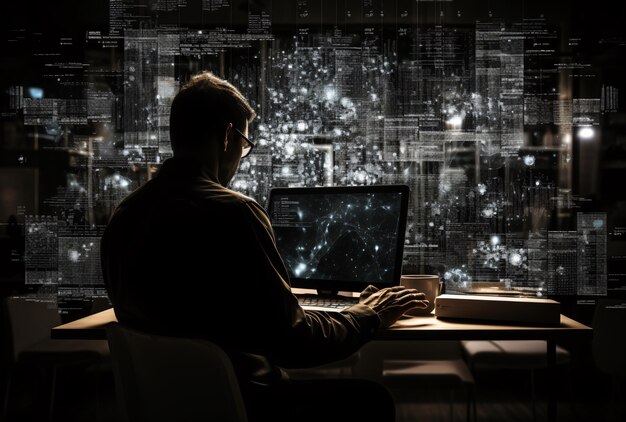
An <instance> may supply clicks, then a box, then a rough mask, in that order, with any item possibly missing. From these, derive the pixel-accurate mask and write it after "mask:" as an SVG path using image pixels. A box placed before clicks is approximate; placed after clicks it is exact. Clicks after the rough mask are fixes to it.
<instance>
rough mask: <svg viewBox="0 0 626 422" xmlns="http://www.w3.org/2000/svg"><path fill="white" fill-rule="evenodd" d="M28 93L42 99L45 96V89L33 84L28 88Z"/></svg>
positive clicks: (32, 96)
mask: <svg viewBox="0 0 626 422" xmlns="http://www.w3.org/2000/svg"><path fill="white" fill-rule="evenodd" d="M28 95H30V96H31V98H35V99H37V100H40V99H42V98H43V89H41V88H37V87H34V86H31V87H30V88H28Z"/></svg>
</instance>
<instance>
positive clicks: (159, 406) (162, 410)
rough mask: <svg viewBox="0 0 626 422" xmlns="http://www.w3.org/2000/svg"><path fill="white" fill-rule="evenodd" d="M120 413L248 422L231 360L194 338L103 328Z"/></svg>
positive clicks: (165, 418)
mask: <svg viewBox="0 0 626 422" xmlns="http://www.w3.org/2000/svg"><path fill="white" fill-rule="evenodd" d="M106 330H107V337H108V340H109V348H110V350H111V359H112V363H113V371H114V375H115V388H116V397H117V400H118V404H119V405H120V407H121V411H122V413H123V416H125V417H126V418H128V420H130V421H133V422H140V421H173V420H184V421H233V422H244V421H246V420H247V417H246V412H245V407H244V404H243V400H242V397H241V392H240V390H239V384H238V382H237V378H236V376H235V372H234V369H233V366H232V363H231V361H230V359H229V358H228V356H227V355H226V353H225V352H224V351H223V350H222V349H221V348H220V347H218V346H217V345H215V344H213V343H211V342H209V341H206V340H199V339H187V338H178V337H166V336H160V335H154V334H148V333H143V332H140V331H137V330H134V329H131V328H129V327H125V326H123V325H122V324H119V323H112V324H109V325H108V326H107V327H106Z"/></svg>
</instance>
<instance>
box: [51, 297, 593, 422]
mask: <svg viewBox="0 0 626 422" xmlns="http://www.w3.org/2000/svg"><path fill="white" fill-rule="evenodd" d="M116 321H117V318H116V317H115V312H113V309H107V310H106V311H102V312H99V313H97V314H93V315H90V316H88V317H85V318H81V319H78V320H76V321H72V322H69V323H67V324H63V325H60V326H58V327H54V328H53V329H52V332H51V337H52V338H54V339H105V338H106V332H105V330H104V327H105V326H106V325H107V324H108V323H110V322H116ZM573 338H578V339H581V340H582V339H585V338H587V339H589V340H590V339H591V328H590V327H587V326H586V325H583V324H581V323H579V322H577V321H574V320H573V319H571V318H568V317H566V316H565V315H561V323H560V324H559V325H557V326H526V325H510V324H495V323H494V324H490V323H485V322H475V321H472V322H469V321H459V320H457V321H449V320H441V319H438V318H435V317H434V316H421V317H412V318H406V319H402V320H400V321H398V322H397V323H396V324H394V325H393V326H392V327H391V328H388V329H386V330H379V331H378V333H377V334H376V336H375V337H374V339H375V340H546V341H547V345H548V347H547V353H548V376H549V378H548V379H549V381H548V382H549V385H548V420H550V421H555V420H556V419H557V414H556V391H555V385H556V376H557V374H556V343H557V341H559V340H566V339H567V340H570V339H573Z"/></svg>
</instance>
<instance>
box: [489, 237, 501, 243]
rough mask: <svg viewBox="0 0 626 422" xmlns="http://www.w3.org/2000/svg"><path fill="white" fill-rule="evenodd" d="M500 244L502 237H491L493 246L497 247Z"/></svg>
mask: <svg viewBox="0 0 626 422" xmlns="http://www.w3.org/2000/svg"><path fill="white" fill-rule="evenodd" d="M499 243H500V236H491V244H492V245H497V244H499Z"/></svg>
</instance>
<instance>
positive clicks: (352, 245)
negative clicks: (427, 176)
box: [268, 185, 409, 292]
mask: <svg viewBox="0 0 626 422" xmlns="http://www.w3.org/2000/svg"><path fill="white" fill-rule="evenodd" d="M408 194H409V188H408V186H406V185H377V186H346V187H315V188H274V189H272V190H271V192H270V199H269V204H268V212H269V215H270V220H271V222H272V225H273V227H274V232H275V234H276V243H277V245H278V250H279V252H280V253H281V256H282V257H283V260H284V262H285V265H286V266H287V269H288V270H289V272H290V278H291V285H292V287H300V288H313V289H318V290H331V291H340V290H341V291H352V292H359V291H361V290H363V289H364V288H365V287H367V286H368V285H369V284H373V285H375V286H377V287H389V286H394V285H397V284H399V281H400V274H401V270H402V254H403V252H404V235H405V229H406V217H407V207H408Z"/></svg>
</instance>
